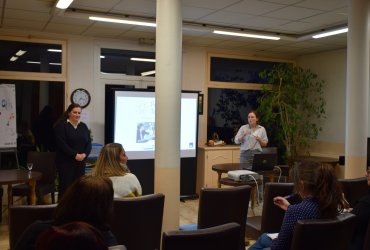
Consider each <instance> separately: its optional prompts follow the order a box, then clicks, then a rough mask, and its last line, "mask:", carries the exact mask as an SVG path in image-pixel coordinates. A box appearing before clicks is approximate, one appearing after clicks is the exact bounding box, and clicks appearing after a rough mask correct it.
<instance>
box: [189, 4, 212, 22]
mask: <svg viewBox="0 0 370 250" xmlns="http://www.w3.org/2000/svg"><path fill="white" fill-rule="evenodd" d="M212 12H214V11H213V10H210V9H205V8H195V7H190V6H184V7H183V8H182V15H183V17H182V19H183V20H185V21H195V20H196V19H199V18H202V17H204V16H207V15H209V14H211V13H212Z"/></svg>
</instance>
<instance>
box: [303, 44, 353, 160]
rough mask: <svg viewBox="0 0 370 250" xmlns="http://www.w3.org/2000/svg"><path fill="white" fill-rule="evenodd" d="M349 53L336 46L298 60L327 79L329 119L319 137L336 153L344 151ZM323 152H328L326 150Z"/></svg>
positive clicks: (325, 148) (323, 143)
mask: <svg viewBox="0 0 370 250" xmlns="http://www.w3.org/2000/svg"><path fill="white" fill-rule="evenodd" d="M346 53H347V51H346V50H335V51H330V52H324V53H319V54H313V55H307V56H302V57H301V58H299V60H298V61H297V64H298V65H299V66H301V67H302V68H309V69H311V70H312V72H314V73H316V74H317V75H318V77H319V79H322V80H324V81H325V82H326V86H325V89H324V98H325V100H326V119H325V121H324V123H323V126H322V128H323V130H322V132H321V133H320V134H319V136H318V138H317V141H318V143H319V144H322V147H320V150H323V149H324V150H326V151H327V152H330V153H331V154H334V155H335V154H343V153H344V143H345V118H346V113H345V112H346ZM330 147H332V148H330ZM313 150H315V149H313ZM316 150H317V149H316ZM321 153H323V154H325V152H321ZM334 155H333V156H334Z"/></svg>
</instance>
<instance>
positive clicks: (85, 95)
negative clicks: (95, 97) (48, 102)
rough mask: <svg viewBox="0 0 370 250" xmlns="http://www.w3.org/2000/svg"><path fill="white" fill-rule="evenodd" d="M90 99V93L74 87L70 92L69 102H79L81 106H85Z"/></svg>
mask: <svg viewBox="0 0 370 250" xmlns="http://www.w3.org/2000/svg"><path fill="white" fill-rule="evenodd" d="M90 100H91V96H90V93H89V91H87V90H86V89H75V90H73V92H72V94H71V102H72V103H77V104H79V105H80V106H81V108H86V107H87V105H89V103H90Z"/></svg>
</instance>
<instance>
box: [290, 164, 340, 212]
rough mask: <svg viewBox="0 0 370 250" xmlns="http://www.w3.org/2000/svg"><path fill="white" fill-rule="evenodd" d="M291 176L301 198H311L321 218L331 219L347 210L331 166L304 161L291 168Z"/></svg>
mask: <svg viewBox="0 0 370 250" xmlns="http://www.w3.org/2000/svg"><path fill="white" fill-rule="evenodd" d="M291 176H292V178H293V182H294V187H295V190H296V192H297V193H299V195H300V196H301V197H302V198H305V197H312V198H313V199H315V200H316V201H317V202H318V204H319V207H320V212H321V217H322V218H333V217H335V216H336V215H337V214H338V211H339V210H343V209H344V208H347V203H346V201H345V200H344V197H343V194H342V190H341V187H340V184H339V182H338V179H337V177H336V174H335V171H334V168H333V167H332V166H330V165H328V164H322V163H320V162H316V161H309V160H306V161H302V162H300V163H299V164H297V165H295V166H294V167H293V168H292V170H291ZM338 209H339V210H338Z"/></svg>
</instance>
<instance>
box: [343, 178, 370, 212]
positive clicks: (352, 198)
mask: <svg viewBox="0 0 370 250" xmlns="http://www.w3.org/2000/svg"><path fill="white" fill-rule="evenodd" d="M339 183H340V184H341V187H342V191H343V193H344V197H345V198H346V200H347V201H348V203H349V205H350V207H354V206H355V205H356V203H357V201H358V200H359V199H361V198H362V197H364V196H365V195H367V193H368V190H369V186H368V185H367V178H366V177H361V178H355V179H339Z"/></svg>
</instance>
